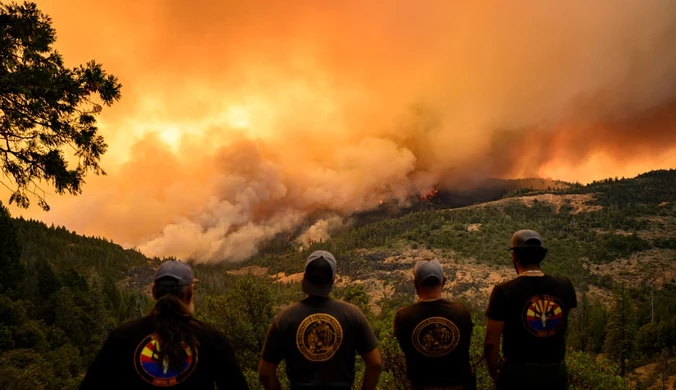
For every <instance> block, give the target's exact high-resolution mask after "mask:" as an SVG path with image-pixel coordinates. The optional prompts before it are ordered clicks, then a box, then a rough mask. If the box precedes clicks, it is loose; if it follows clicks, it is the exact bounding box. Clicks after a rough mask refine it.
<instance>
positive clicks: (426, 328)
mask: <svg viewBox="0 0 676 390" xmlns="http://www.w3.org/2000/svg"><path fill="white" fill-rule="evenodd" d="M412 339H413V346H414V347H415V349H416V350H417V351H418V352H420V353H421V354H422V355H425V356H428V357H440V356H444V355H447V354H449V353H451V351H453V350H454V349H455V347H456V346H457V345H458V342H459V341H460V331H459V330H458V327H457V326H456V325H455V324H454V323H453V322H452V321H450V320H449V319H447V318H444V317H430V318H427V319H426V320H424V321H422V322H420V323H419V324H418V325H417V326H416V327H415V329H414V330H413V337H412Z"/></svg>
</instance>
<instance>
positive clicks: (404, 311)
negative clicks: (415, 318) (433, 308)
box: [394, 303, 417, 319]
mask: <svg viewBox="0 0 676 390" xmlns="http://www.w3.org/2000/svg"><path fill="white" fill-rule="evenodd" d="M416 305H417V303H414V304H412V305H408V306H405V307H402V308H400V309H399V310H397V311H396V312H395V313H394V318H395V319H397V318H406V317H409V316H410V315H411V313H413V312H414V311H415V309H416Z"/></svg>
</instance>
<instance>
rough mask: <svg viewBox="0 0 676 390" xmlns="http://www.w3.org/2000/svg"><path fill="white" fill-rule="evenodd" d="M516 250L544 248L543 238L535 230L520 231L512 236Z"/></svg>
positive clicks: (513, 246) (512, 246)
mask: <svg viewBox="0 0 676 390" xmlns="http://www.w3.org/2000/svg"><path fill="white" fill-rule="evenodd" d="M515 248H542V237H540V234H539V233H538V232H536V231H533V230H519V231H517V232H516V233H514V235H513V236H512V245H511V247H510V248H509V249H515Z"/></svg>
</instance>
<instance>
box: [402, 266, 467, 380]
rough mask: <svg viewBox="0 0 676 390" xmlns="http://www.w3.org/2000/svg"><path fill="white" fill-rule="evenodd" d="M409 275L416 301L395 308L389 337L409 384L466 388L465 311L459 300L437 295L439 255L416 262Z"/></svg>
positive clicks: (440, 270)
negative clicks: (400, 354)
mask: <svg viewBox="0 0 676 390" xmlns="http://www.w3.org/2000/svg"><path fill="white" fill-rule="evenodd" d="M413 275H414V277H413V283H414V285H415V291H416V294H417V296H418V302H417V303H414V304H413V305H410V306H407V307H405V308H402V309H399V310H398V311H397V313H396V314H395V316H394V336H395V337H396V338H397V340H398V341H399V345H400V346H401V349H402V351H403V352H404V356H405V358H406V374H407V376H408V379H409V381H410V387H411V389H412V390H424V389H444V390H462V389H464V388H469V387H470V385H469V383H468V382H469V381H471V379H472V374H471V368H470V362H469V345H470V341H471V338H472V328H473V324H472V317H471V315H470V312H469V310H467V308H466V307H465V306H464V305H463V304H461V303H458V302H451V301H448V300H446V299H443V298H442V296H441V291H442V289H443V287H444V285H445V284H446V277H445V276H444V271H443V268H442V266H441V264H440V263H439V261H438V260H431V261H419V262H417V263H416V264H415V266H414V268H413ZM466 384H467V385H468V386H467V387H465V385H466Z"/></svg>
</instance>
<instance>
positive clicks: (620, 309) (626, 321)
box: [605, 285, 636, 376]
mask: <svg viewBox="0 0 676 390" xmlns="http://www.w3.org/2000/svg"><path fill="white" fill-rule="evenodd" d="M613 297H614V301H615V303H614V305H613V307H612V309H611V310H610V318H609V319H608V325H607V327H606V332H607V333H606V343H605V350H606V353H607V354H608V357H609V358H610V359H611V360H613V361H615V362H617V363H618V364H619V365H620V376H624V375H625V374H626V371H627V367H626V365H627V360H629V359H631V357H632V356H633V354H634V350H635V341H636V319H635V316H634V308H633V305H632V301H631V296H630V295H629V291H627V289H626V288H625V287H624V285H620V286H619V287H617V288H616V289H615V291H613Z"/></svg>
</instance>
